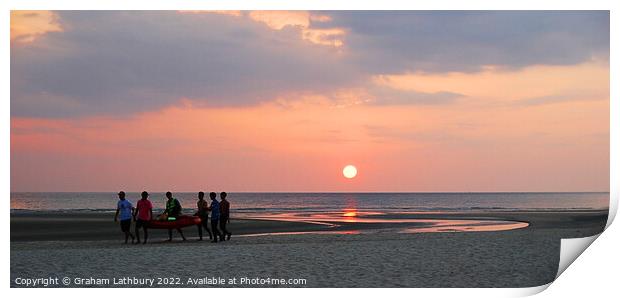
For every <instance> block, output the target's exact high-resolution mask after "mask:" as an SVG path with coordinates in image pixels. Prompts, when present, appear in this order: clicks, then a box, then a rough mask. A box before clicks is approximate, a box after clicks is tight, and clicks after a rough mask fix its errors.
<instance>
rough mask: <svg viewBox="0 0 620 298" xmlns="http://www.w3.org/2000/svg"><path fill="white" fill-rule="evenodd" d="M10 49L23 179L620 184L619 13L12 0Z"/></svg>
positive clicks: (15, 164)
mask: <svg viewBox="0 0 620 298" xmlns="http://www.w3.org/2000/svg"><path fill="white" fill-rule="evenodd" d="M10 59H11V191H117V190H120V189H124V190H128V191H141V190H149V191H165V190H171V191H195V190H207V191H211V190H218V191H221V190H226V191H231V192H234V191H237V192H239V191H283V192H285V191H300V192H302V191H309V192H328V191H345V192H366V191H384V192H433V191H446V192H471V191H609V112H610V111H609V13H608V12H606V11H561V12H560V11H494V12H489V11H487V12H484V11H483V12H479V11H467V12H462V11H461V12H459V11H309V12H308V11H12V12H11V58H10ZM349 164H352V165H355V166H356V167H357V169H358V175H357V176H356V177H355V178H353V179H347V178H345V177H343V174H342V169H343V167H344V166H346V165H349Z"/></svg>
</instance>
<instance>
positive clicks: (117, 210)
mask: <svg viewBox="0 0 620 298" xmlns="http://www.w3.org/2000/svg"><path fill="white" fill-rule="evenodd" d="M120 211H121V209H119V208H116V214H114V222H117V221H118V212H120Z"/></svg>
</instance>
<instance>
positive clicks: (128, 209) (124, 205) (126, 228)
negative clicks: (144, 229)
mask: <svg viewBox="0 0 620 298" xmlns="http://www.w3.org/2000/svg"><path fill="white" fill-rule="evenodd" d="M133 211H134V208H133V205H132V204H131V202H130V201H129V200H127V199H125V192H124V191H120V192H119V193H118V203H117V204H116V214H115V215H114V222H118V220H119V217H120V220H121V231H123V233H125V244H127V241H128V240H129V237H131V243H134V239H135V238H134V236H133V234H131V231H130V229H131V218H132V214H133Z"/></svg>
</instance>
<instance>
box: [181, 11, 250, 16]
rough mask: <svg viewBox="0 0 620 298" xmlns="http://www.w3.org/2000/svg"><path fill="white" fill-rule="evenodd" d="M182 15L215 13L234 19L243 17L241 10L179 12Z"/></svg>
mask: <svg viewBox="0 0 620 298" xmlns="http://www.w3.org/2000/svg"><path fill="white" fill-rule="evenodd" d="M179 12H180V13H215V14H222V15H228V16H233V17H240V16H242V15H243V13H242V11H241V10H179Z"/></svg>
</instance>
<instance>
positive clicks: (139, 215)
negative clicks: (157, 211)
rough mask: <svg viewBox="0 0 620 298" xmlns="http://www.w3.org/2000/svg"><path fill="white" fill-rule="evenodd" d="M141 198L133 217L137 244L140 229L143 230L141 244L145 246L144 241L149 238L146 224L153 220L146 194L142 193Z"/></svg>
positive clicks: (151, 206) (151, 208) (151, 205)
mask: <svg viewBox="0 0 620 298" xmlns="http://www.w3.org/2000/svg"><path fill="white" fill-rule="evenodd" d="M141 196H142V198H141V199H140V200H139V201H138V203H137V204H136V209H135V211H134V213H133V217H134V219H135V221H136V238H137V239H138V242H137V244H139V243H140V228H142V230H144V242H143V244H146V240H147V239H148V238H149V232H148V227H147V224H148V222H149V221H150V220H151V219H153V204H152V203H151V201H149V193H148V192H146V191H143V192H142V194H141Z"/></svg>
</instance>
